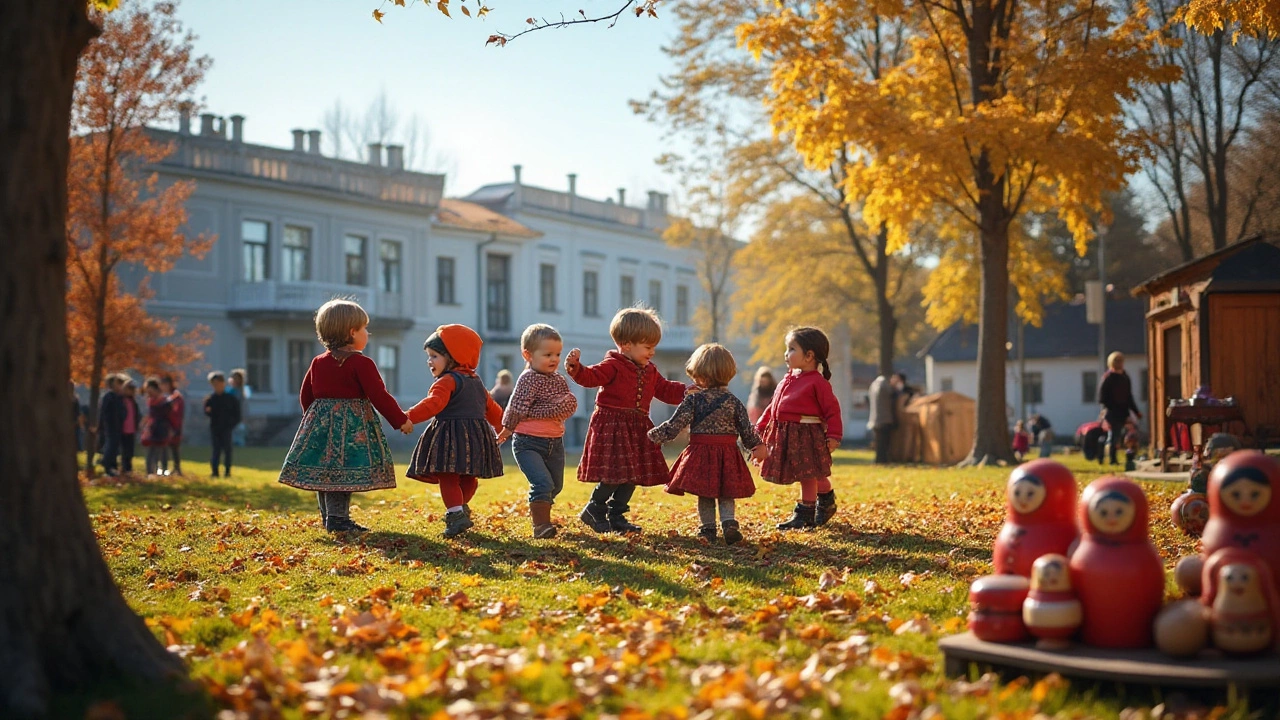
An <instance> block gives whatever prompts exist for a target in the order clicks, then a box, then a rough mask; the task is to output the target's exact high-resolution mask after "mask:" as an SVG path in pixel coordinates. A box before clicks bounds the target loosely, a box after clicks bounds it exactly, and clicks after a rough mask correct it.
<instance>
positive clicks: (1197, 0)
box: [1181, 0, 1280, 38]
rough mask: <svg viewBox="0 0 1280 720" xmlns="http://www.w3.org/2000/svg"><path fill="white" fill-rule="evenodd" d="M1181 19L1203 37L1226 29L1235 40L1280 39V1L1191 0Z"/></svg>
mask: <svg viewBox="0 0 1280 720" xmlns="http://www.w3.org/2000/svg"><path fill="white" fill-rule="evenodd" d="M1181 19H1182V20H1183V21H1184V22H1185V23H1186V24H1187V25H1188V26H1190V27H1191V28H1193V29H1195V30H1197V31H1199V32H1202V33H1204V34H1206V35H1210V34H1212V33H1214V32H1215V31H1217V30H1222V29H1223V28H1228V29H1232V30H1233V31H1234V36H1235V37H1236V38H1239V37H1240V36H1241V35H1256V36H1259V37H1264V36H1270V37H1272V38H1280V0H1191V2H1189V3H1187V5H1186V7H1185V8H1183V11H1182V16H1181Z"/></svg>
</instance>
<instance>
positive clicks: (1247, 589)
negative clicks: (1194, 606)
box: [1214, 563, 1267, 612]
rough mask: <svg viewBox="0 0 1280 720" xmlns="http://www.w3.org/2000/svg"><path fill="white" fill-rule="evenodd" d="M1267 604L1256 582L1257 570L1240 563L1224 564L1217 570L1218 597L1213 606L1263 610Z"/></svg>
mask: <svg viewBox="0 0 1280 720" xmlns="http://www.w3.org/2000/svg"><path fill="white" fill-rule="evenodd" d="M1266 606H1267V602H1266V597H1265V596H1264V595H1263V594H1262V587H1261V584H1260V583H1259V582H1258V571H1257V570H1256V569H1255V568H1254V567H1252V566H1250V565H1245V564H1241V563H1231V564H1229V565H1224V566H1223V567H1222V569H1221V570H1219V571H1218V599H1217V601H1215V602H1214V607H1217V608H1219V609H1228V610H1232V611H1235V612H1247V611H1257V610H1263V609H1265V608H1266Z"/></svg>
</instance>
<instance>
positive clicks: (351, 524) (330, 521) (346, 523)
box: [324, 517, 369, 533]
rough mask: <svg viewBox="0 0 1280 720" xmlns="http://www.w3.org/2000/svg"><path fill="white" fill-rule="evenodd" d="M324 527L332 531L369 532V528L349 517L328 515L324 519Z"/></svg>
mask: <svg viewBox="0 0 1280 720" xmlns="http://www.w3.org/2000/svg"><path fill="white" fill-rule="evenodd" d="M324 529H325V530H328V531H329V532H332V533H367V532H369V528H367V527H365V526H363V525H358V524H356V522H355V521H353V520H352V519H351V518H349V517H328V518H325V521H324Z"/></svg>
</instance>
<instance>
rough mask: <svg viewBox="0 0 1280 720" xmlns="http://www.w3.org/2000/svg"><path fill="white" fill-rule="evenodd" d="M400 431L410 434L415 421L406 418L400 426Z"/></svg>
mask: <svg viewBox="0 0 1280 720" xmlns="http://www.w3.org/2000/svg"><path fill="white" fill-rule="evenodd" d="M400 432H402V433H404V434H405V435H408V434H409V433H411V432H413V421H412V420H405V421H404V424H403V425H401V426H400Z"/></svg>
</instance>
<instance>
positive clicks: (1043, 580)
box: [1031, 555, 1071, 592]
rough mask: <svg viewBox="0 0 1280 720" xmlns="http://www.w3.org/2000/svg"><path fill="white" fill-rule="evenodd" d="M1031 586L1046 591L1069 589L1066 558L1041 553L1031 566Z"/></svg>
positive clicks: (1069, 579)
mask: <svg viewBox="0 0 1280 720" xmlns="http://www.w3.org/2000/svg"><path fill="white" fill-rule="evenodd" d="M1031 588H1032V589H1033V590H1045V591H1048V592H1061V591H1063V590H1070V589H1071V576H1069V575H1068V574H1067V559H1066V558H1065V557H1063V556H1062V555H1041V556H1040V557H1039V558H1037V559H1036V562H1035V564H1034V565H1032V566H1031Z"/></svg>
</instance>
